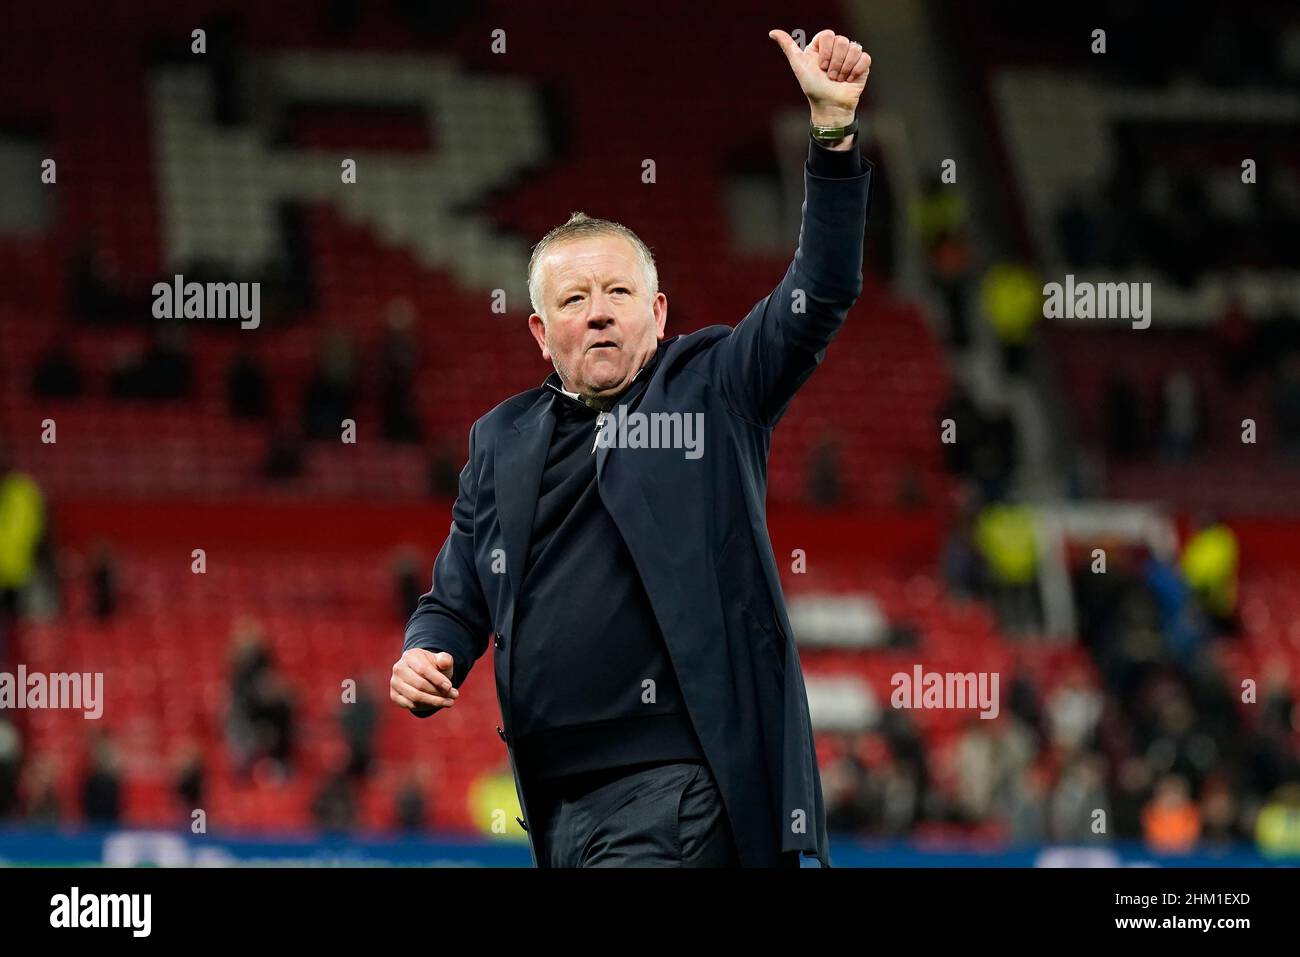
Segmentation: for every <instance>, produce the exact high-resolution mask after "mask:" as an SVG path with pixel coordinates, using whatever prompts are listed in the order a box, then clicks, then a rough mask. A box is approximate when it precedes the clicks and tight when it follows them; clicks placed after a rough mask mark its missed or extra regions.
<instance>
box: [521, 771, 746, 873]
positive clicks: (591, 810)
mask: <svg viewBox="0 0 1300 957" xmlns="http://www.w3.org/2000/svg"><path fill="white" fill-rule="evenodd" d="M539 783H540V786H537V792H538V794H539V795H540V798H539V800H538V801H537V804H536V807H537V808H538V810H537V812H536V813H535V814H534V819H533V822H532V824H533V826H534V827H536V828H539V829H540V830H541V832H542V835H541V836H542V841H541V845H542V846H541V849H540V852H541V854H542V855H544V856H545V859H546V861H547V863H548V865H549V866H550V867H739V866H740V856H739V854H738V853H737V851H736V844H735V839H734V837H733V835H732V832H731V822H730V821H729V820H728V819H727V814H726V810H725V808H724V807H723V804H722V795H721V793H720V792H719V791H718V786H717V783H716V782H715V781H714V779H713V774H712V772H710V771H709V766H708V765H707V764H704V763H703V762H698V761H673V762H663V763H657V764H651V765H644V764H643V765H634V766H632V767H626V768H614V769H611V770H607V771H595V772H590V773H587V774H580V775H572V776H569V777H565V778H561V779H558V780H556V781H548V782H539ZM530 803H532V801H531V799H530Z"/></svg>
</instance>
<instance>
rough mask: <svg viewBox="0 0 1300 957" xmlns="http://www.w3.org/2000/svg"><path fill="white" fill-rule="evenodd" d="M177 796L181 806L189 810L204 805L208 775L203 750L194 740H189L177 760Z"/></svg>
mask: <svg viewBox="0 0 1300 957" xmlns="http://www.w3.org/2000/svg"><path fill="white" fill-rule="evenodd" d="M174 780H175V787H176V796H177V797H178V798H180V801H181V807H183V808H185V810H186V811H187V813H188V812H192V811H194V810H195V809H196V808H199V807H202V805H203V793H204V785H205V780H206V775H205V773H204V770H203V752H202V751H200V750H199V747H198V745H196V744H195V743H194V742H192V741H190V742H187V743H186V744H185V746H184V748H183V749H182V750H181V752H180V754H179V755H178V756H177V760H176V776H175V779H174Z"/></svg>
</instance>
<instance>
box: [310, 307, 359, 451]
mask: <svg viewBox="0 0 1300 957" xmlns="http://www.w3.org/2000/svg"><path fill="white" fill-rule="evenodd" d="M356 402H357V359H356V349H355V347H354V346H353V344H352V337H351V336H350V335H349V334H348V333H347V332H346V331H345V330H344V329H342V328H340V327H338V326H335V327H333V328H331V329H329V330H327V331H326V332H325V333H324V334H323V335H322V336H321V338H320V342H319V345H318V348H317V356H316V369H315V371H314V372H313V373H312V377H311V379H309V380H308V382H307V384H306V387H305V388H304V390H303V399H302V431H303V434H304V435H305V436H306V437H307V438H309V439H335V440H337V439H338V438H339V436H340V434H341V429H342V423H343V420H344V419H355V418H356Z"/></svg>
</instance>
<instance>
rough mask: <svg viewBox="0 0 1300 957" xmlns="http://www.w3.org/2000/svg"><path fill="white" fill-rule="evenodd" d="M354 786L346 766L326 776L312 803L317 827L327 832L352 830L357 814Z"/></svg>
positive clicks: (312, 811)
mask: <svg viewBox="0 0 1300 957" xmlns="http://www.w3.org/2000/svg"><path fill="white" fill-rule="evenodd" d="M352 788H353V785H352V779H351V777H350V776H349V774H348V772H347V769H346V768H338V769H335V770H333V771H331V772H330V773H329V774H327V775H326V776H325V778H324V780H323V781H322V782H321V786H320V789H319V790H318V791H317V792H316V797H315V798H314V799H313V801H312V805H311V813H312V817H313V818H314V819H315V821H316V826H317V827H319V828H320V829H321V830H323V831H327V832H347V831H350V830H352V825H353V823H354V821H355V820H356V815H357V802H356V798H355V797H354V796H353V793H352Z"/></svg>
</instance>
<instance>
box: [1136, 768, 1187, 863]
mask: <svg viewBox="0 0 1300 957" xmlns="http://www.w3.org/2000/svg"><path fill="white" fill-rule="evenodd" d="M1142 832H1143V836H1144V837H1145V839H1146V842H1147V845H1148V846H1150V847H1151V849H1152V850H1155V851H1159V852H1161V853H1164V854H1178V853H1184V852H1186V851H1190V850H1191V849H1192V848H1193V847H1194V846H1195V844H1196V841H1197V839H1198V838H1199V837H1200V836H1201V815H1200V812H1199V811H1198V810H1197V807H1196V805H1195V804H1194V803H1193V802H1192V799H1191V793H1190V791H1189V789H1188V787H1187V782H1186V781H1185V780H1184V779H1183V778H1180V777H1178V776H1177V775H1173V774H1170V775H1166V776H1164V777H1162V778H1161V779H1160V780H1159V781H1157V782H1156V788H1155V794H1154V795H1153V796H1152V798H1151V800H1150V801H1149V802H1147V806H1146V807H1145V808H1143V810H1142Z"/></svg>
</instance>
